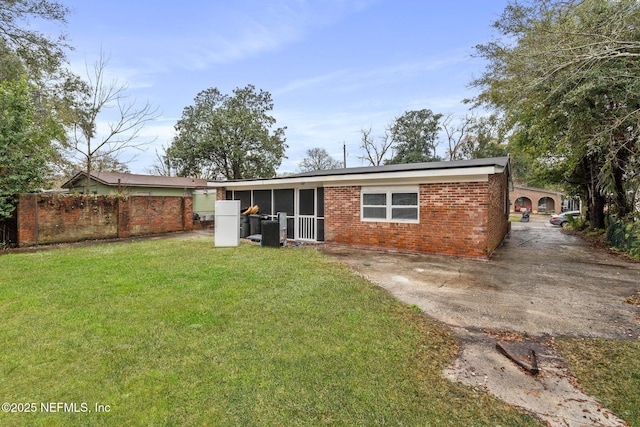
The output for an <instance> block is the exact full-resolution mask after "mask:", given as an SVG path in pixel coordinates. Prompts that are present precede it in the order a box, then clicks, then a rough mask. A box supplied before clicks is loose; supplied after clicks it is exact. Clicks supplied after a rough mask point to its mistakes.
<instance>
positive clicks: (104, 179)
mask: <svg viewBox="0 0 640 427" xmlns="http://www.w3.org/2000/svg"><path fill="white" fill-rule="evenodd" d="M86 176H87V174H86V172H77V173H76V174H75V175H74V176H73V177H72V178H71V179H70V180H69V181H67V182H65V183H64V184H62V188H70V187H72V186H73V184H74V182H76V181H78V180H79V179H81V178H84V177H86ZM91 178H92V179H93V180H95V181H97V182H100V183H101V184H104V185H109V186H117V185H123V186H132V187H171V188H200V187H206V186H207V180H206V179H198V178H184V177H178V176H157V175H139V174H133V173H120V172H91Z"/></svg>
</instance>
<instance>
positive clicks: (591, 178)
mask: <svg viewBox="0 0 640 427" xmlns="http://www.w3.org/2000/svg"><path fill="white" fill-rule="evenodd" d="M582 161H583V165H584V167H583V168H584V171H585V191H584V193H585V194H586V196H587V221H589V229H591V230H596V229H603V228H604V226H605V224H604V207H605V197H604V196H603V195H602V194H601V193H600V191H599V190H598V169H599V168H598V167H597V165H596V164H594V162H595V160H594V159H593V158H592V157H591V156H587V157H584V158H583V160H582Z"/></svg>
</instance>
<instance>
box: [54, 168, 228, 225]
mask: <svg viewBox="0 0 640 427" xmlns="http://www.w3.org/2000/svg"><path fill="white" fill-rule="evenodd" d="M86 179H87V174H86V173H85V172H78V173H76V174H75V175H74V176H73V177H72V178H71V179H70V180H68V181H67V182H65V183H64V184H62V188H68V189H69V192H71V193H76V194H84V192H85V190H86ZM89 191H90V194H96V195H105V194H123V195H129V196H193V212H195V213H197V214H199V215H200V216H201V217H202V216H205V215H211V217H212V218H213V213H214V212H213V210H214V206H215V192H211V194H208V193H209V188H208V187H207V180H206V179H197V178H184V177H175V176H157V175H139V174H132V173H119V172H91V178H90V183H89Z"/></svg>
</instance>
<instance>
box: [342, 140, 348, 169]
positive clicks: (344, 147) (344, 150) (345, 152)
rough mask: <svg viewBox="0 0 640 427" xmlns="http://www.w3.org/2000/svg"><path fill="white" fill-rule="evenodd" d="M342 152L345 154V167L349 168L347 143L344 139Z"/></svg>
mask: <svg viewBox="0 0 640 427" xmlns="http://www.w3.org/2000/svg"><path fill="white" fill-rule="evenodd" d="M342 153H343V155H344V168H345V169H346V168H347V144H346V143H345V142H344V141H342Z"/></svg>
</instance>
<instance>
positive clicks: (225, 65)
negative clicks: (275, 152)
mask: <svg viewBox="0 0 640 427" xmlns="http://www.w3.org/2000/svg"><path fill="white" fill-rule="evenodd" d="M61 1H62V2H63V3H64V4H65V5H67V6H68V7H70V8H71V9H72V10H73V13H72V14H71V15H70V17H69V23H68V25H67V26H66V27H65V28H64V29H63V30H64V32H66V34H67V35H68V37H69V39H70V43H71V44H72V45H73V46H74V47H75V50H74V51H72V52H71V53H70V54H69V59H70V62H71V66H72V68H73V69H74V70H76V71H77V72H78V73H81V74H84V73H85V71H84V69H85V64H86V63H88V64H93V63H94V62H95V61H96V60H97V59H98V58H99V55H100V50H101V49H102V50H103V51H104V52H105V53H107V54H109V55H110V62H109V65H108V68H107V72H108V73H109V75H110V77H111V78H116V79H117V80H118V81H119V82H121V83H125V82H126V83H128V84H129V91H128V94H129V95H130V96H131V97H132V98H135V99H136V100H137V101H138V102H140V103H141V104H143V103H144V102H146V101H147V100H148V101H149V102H151V103H152V104H153V105H155V106H157V107H158V108H159V110H160V111H161V113H162V115H161V117H159V118H158V119H157V120H156V121H154V122H152V123H149V124H147V125H146V126H145V129H144V131H143V132H142V135H143V138H148V139H149V140H151V139H152V138H155V142H153V143H152V144H150V145H149V146H148V147H147V149H146V150H145V151H144V152H142V153H139V154H138V156H137V158H136V159H135V160H134V161H133V162H132V163H130V164H129V167H130V169H131V171H132V172H134V173H147V169H148V168H149V167H150V166H151V165H152V163H153V162H154V159H155V149H159V148H160V147H161V146H163V145H164V146H168V145H169V144H170V142H171V140H172V138H173V135H174V130H173V126H174V125H175V123H176V122H177V120H178V119H179V118H180V117H181V115H182V110H183V109H184V107H186V106H188V105H192V104H193V99H194V98H195V96H196V95H197V93H198V92H200V91H202V90H204V89H207V88H209V87H217V88H218V89H219V90H220V91H222V92H223V93H227V94H231V93H232V90H233V89H234V88H237V87H244V86H246V85H247V84H253V85H255V86H256V88H258V89H263V90H265V91H268V92H270V93H271V95H272V97H273V101H274V106H275V108H274V111H273V115H274V116H275V118H276V120H277V126H278V127H280V126H286V127H287V131H286V137H287V144H288V146H289V148H288V149H287V153H286V154H287V157H288V158H287V159H284V160H283V162H282V165H281V167H280V168H279V171H280V172H295V171H297V169H298V163H299V162H300V161H301V160H302V159H303V158H304V157H305V152H306V150H307V149H310V148H314V147H323V148H325V149H326V150H327V151H328V152H329V153H330V154H331V155H332V156H333V157H335V158H336V159H339V160H342V152H343V150H342V146H343V143H344V144H346V146H347V152H348V157H347V166H361V165H362V164H363V163H362V161H361V160H360V159H359V158H358V157H359V156H361V155H362V152H361V150H360V149H359V148H358V147H359V144H360V137H361V133H360V131H361V129H363V128H369V127H371V128H372V130H373V134H374V135H381V134H382V132H383V131H384V128H385V126H386V125H388V124H389V123H391V122H392V121H393V120H394V118H395V117H397V116H399V115H401V114H402V113H403V112H405V111H408V110H418V109H422V108H429V109H431V110H432V111H433V112H434V113H443V114H449V113H453V114H457V115H460V116H463V115H464V114H465V113H466V112H467V106H466V105H464V104H462V102H461V101H462V99H464V98H466V97H470V96H473V94H474V92H473V91H472V90H471V89H469V87H468V84H469V82H470V81H471V80H472V79H473V78H474V77H478V76H479V75H480V73H481V72H482V70H483V63H482V61H481V60H479V59H477V58H472V57H471V55H472V53H473V52H474V50H473V46H475V45H476V44H479V43H484V42H487V41H489V40H490V38H491V36H492V34H493V32H492V29H491V23H492V22H493V21H495V20H496V19H497V18H498V17H499V15H500V13H501V12H502V10H503V9H504V7H505V6H506V4H507V0H494V1H491V0H490V1H477V0H449V1H418V0H353V1H349V0H324V1H314V0H233V1H221V0H213V1H183V2H169V1H157V0H156V1H147V0H129V1H122V0H109V1H106V0H95V1H93V0H92V1H87V0H61ZM442 149H443V150H444V147H442ZM443 153H444V151H443ZM132 154H134V153H125V154H124V155H123V156H122V160H128V159H129V158H131V155H132Z"/></svg>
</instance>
